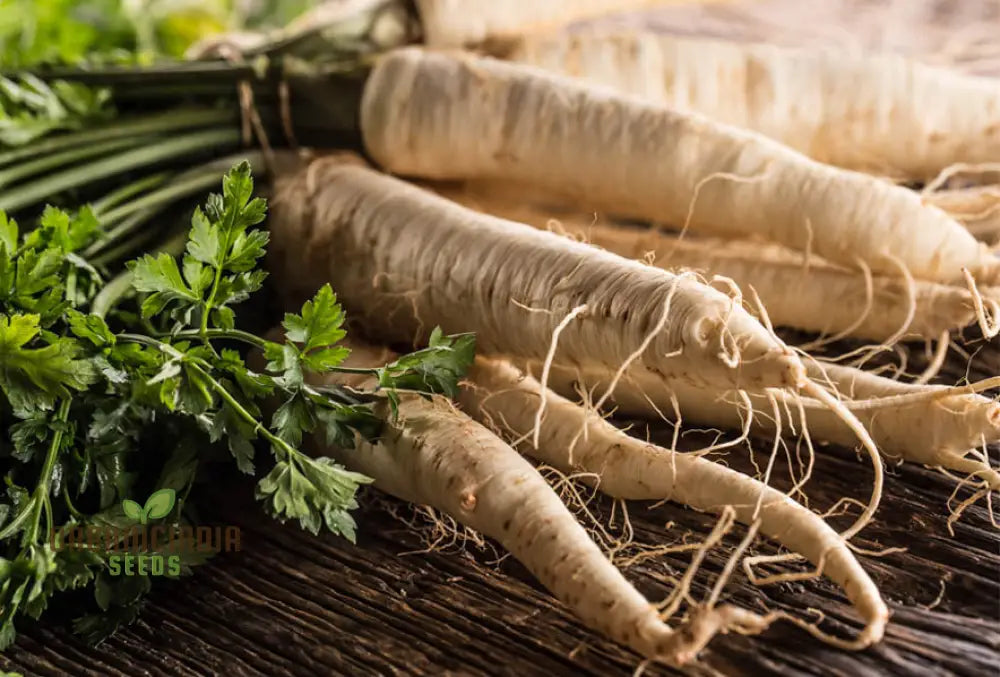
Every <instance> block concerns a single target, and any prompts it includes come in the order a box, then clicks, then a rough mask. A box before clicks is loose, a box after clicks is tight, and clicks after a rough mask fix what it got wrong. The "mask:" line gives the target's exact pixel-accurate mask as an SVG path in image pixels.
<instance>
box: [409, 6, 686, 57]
mask: <svg viewBox="0 0 1000 677" xmlns="http://www.w3.org/2000/svg"><path fill="white" fill-rule="evenodd" d="M416 3H417V11H418V13H419V14H420V22H421V25H422V27H423V31H424V43H425V44H427V45H429V46H431V47H476V46H480V45H483V44H486V43H497V42H500V43H507V42H509V41H512V40H515V39H517V38H519V37H520V36H522V35H524V34H525V33H531V32H536V31H541V30H546V29H551V28H558V27H559V26H562V25H564V24H568V23H572V22H573V21H578V20H580V19H587V18H590V17H594V16H599V15H601V14H609V13H611V12H625V11H628V10H629V9H639V8H642V7H648V6H650V5H657V4H668V3H669V0H541V1H540V2H538V1H537V0H520V1H518V0H513V1H512V0H416Z"/></svg>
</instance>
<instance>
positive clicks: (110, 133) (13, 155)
mask: <svg viewBox="0 0 1000 677" xmlns="http://www.w3.org/2000/svg"><path fill="white" fill-rule="evenodd" d="M232 119H233V113H232V112H231V111H228V110H215V109H209V110H204V109H195V110H172V111H167V112H165V113H157V114H156V115H149V116H144V117H141V118H136V119H133V120H116V121H114V122H112V123H110V124H108V125H107V126H105V127H99V128H96V129H86V130H83V131H81V132H73V133H72V134H62V135H59V136H52V137H49V138H46V139H43V140H41V141H36V142H35V143H31V144H28V145H27V146H24V147H21V148H15V149H13V150H8V151H5V152H3V153H0V167H3V166H5V165H8V164H11V163H12V162H18V161H20V160H23V159H25V158H36V157H39V156H41V155H45V154H47V153H53V152H56V151H62V150H67V149H69V148H74V147H76V146H83V145H89V144H91V143H97V142H104V141H110V140H112V139H119V138H122V137H124V136H139V135H143V134H158V133H163V132H175V131H179V130H181V129H191V128H194V127H207V126H209V125H218V124H222V123H225V122H230V121H231V120H232Z"/></svg>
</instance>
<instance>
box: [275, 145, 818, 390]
mask: <svg viewBox="0 0 1000 677" xmlns="http://www.w3.org/2000/svg"><path fill="white" fill-rule="evenodd" d="M270 222H271V242H272V246H271V259H270V262H271V270H272V273H273V275H275V277H276V278H277V279H278V280H279V283H280V284H281V288H282V289H283V291H285V292H286V293H288V294H290V295H292V296H306V295H308V294H310V293H311V290H314V289H315V288H316V287H318V286H319V285H321V284H323V283H325V282H329V283H331V284H332V285H333V288H334V289H336V290H337V294H338V295H339V297H340V299H341V301H342V302H343V303H344V304H345V306H346V307H347V308H348V310H349V314H350V316H351V318H352V320H354V321H356V322H359V323H361V324H363V325H364V326H365V328H366V330H367V331H368V333H369V334H371V335H373V336H379V337H380V338H382V339H383V340H386V341H398V342H410V341H414V340H415V339H416V340H417V341H418V342H419V339H420V336H421V335H422V334H423V335H426V334H427V333H429V332H430V330H431V329H433V328H434V327H435V326H440V327H441V328H442V329H443V330H444V331H445V332H446V333H457V332H465V331H473V332H475V333H476V335H477V343H478V347H479V349H480V350H482V351H484V352H491V353H508V354H517V355H521V356H524V357H529V358H534V359H539V360H541V359H544V358H545V357H546V355H548V354H549V352H550V349H551V346H552V342H553V331H554V330H555V329H556V328H557V327H559V326H560V325H564V326H563V328H562V331H561V333H560V335H559V337H558V344H557V350H556V356H557V357H558V359H559V360H561V361H566V362H569V363H571V364H576V365H603V366H605V367H609V368H612V369H617V368H618V367H619V366H620V365H622V364H624V363H626V361H628V360H629V359H632V358H634V363H635V364H642V365H645V366H646V367H648V368H651V369H656V370H658V371H659V372H662V373H664V374H669V375H671V376H673V377H676V378H681V379H685V380H688V381H690V382H692V383H716V384H719V385H728V386H737V387H753V386H755V385H762V386H774V387H784V386H791V387H798V386H799V385H800V384H801V383H802V380H803V374H804V368H803V367H802V364H801V362H800V361H799V359H798V358H797V357H795V356H794V355H793V354H792V352H791V351H790V350H789V349H788V348H787V347H786V346H784V345H783V344H781V343H780V342H779V341H778V340H777V339H775V338H774V337H773V336H772V335H771V334H770V333H769V332H768V331H767V330H766V329H765V328H764V327H763V326H762V325H761V324H760V323H759V322H758V321H757V320H756V319H754V318H753V317H752V316H751V315H750V314H749V313H747V312H746V311H745V310H743V309H742V308H740V307H738V306H737V305H736V304H734V302H733V301H732V299H730V298H729V297H728V296H726V295H724V294H723V293H721V292H719V291H717V290H714V289H712V288H710V287H708V286H706V285H703V284H701V283H698V282H697V281H695V280H694V279H693V277H686V278H680V277H678V276H674V275H672V274H670V273H667V272H665V271H662V270H658V269H655V268H652V267H650V266H645V265H643V264H641V263H638V262H635V261H628V260H625V259H622V258H620V257H618V256H615V255H613V254H609V253H607V252H602V251H600V250H597V249H595V248H593V247H589V246H587V245H584V244H581V243H577V242H572V241H570V240H568V239H567V238H564V237H560V236H558V235H555V234H552V233H545V232H541V231H538V230H536V229H534V228H531V227H529V226H526V225H523V224H517V223H513V222H508V221H503V220H501V219H497V218H494V217H490V216H487V215H483V214H480V213H477V212H475V211H472V210H469V209H465V208H463V207H461V206H459V205H456V204H454V203H452V202H450V201H448V200H446V199H444V198H441V197H439V196H436V195H433V194H431V193H428V192H426V191H422V190H420V189H418V188H416V187H413V186H411V185H409V184H406V183H405V182H403V181H399V180H397V179H394V178H391V177H389V176H386V175H384V174H380V173H378V172H375V171H372V170H369V169H365V168H362V167H358V166H352V165H350V164H345V163H340V162H329V161H328V162H324V161H318V162H317V163H314V164H313V165H312V166H311V167H309V168H308V169H307V170H306V171H305V172H304V173H302V174H300V175H295V176H290V177H286V178H285V179H283V180H279V182H278V185H277V190H276V194H275V198H274V200H273V204H272V208H271V219H270ZM668 300H669V314H668V315H666V316H665V315H664V310H665V308H666V307H667V301H668ZM581 307H585V310H584V311H583V312H580V309H581ZM573 313H576V315H575V317H573V318H571V319H570V318H569V316H570V315H571V314H573ZM567 320H568V321H567ZM661 322H663V323H664V327H663V329H662V330H661V331H656V329H657V326H658V324H659V323H661Z"/></svg>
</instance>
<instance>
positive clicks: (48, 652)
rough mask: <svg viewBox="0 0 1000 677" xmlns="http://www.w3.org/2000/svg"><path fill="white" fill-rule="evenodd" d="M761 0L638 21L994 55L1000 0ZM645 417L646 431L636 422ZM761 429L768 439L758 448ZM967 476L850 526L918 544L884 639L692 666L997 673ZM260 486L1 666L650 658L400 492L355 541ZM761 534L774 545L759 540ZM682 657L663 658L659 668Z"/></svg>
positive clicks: (987, 559)
mask: <svg viewBox="0 0 1000 677" xmlns="http://www.w3.org/2000/svg"><path fill="white" fill-rule="evenodd" d="M749 6H750V5H749V3H747V2H742V3H740V2H732V3H726V4H724V5H720V6H714V7H683V8H678V9H672V10H669V11H664V12H658V13H657V14H656V15H654V16H651V17H650V16H647V17H644V18H642V19H641V21H643V23H645V24H646V25H652V26H655V27H657V28H659V29H662V30H675V31H679V32H697V33H703V34H712V35H726V36H730V37H741V38H746V39H769V40H772V41H775V42H779V43H784V44H803V43H807V44H815V43H817V42H819V43H824V42H829V43H832V42H837V43H839V44H845V43H846V44H862V45H865V46H868V47H873V46H874V47H881V48H886V49H892V50H894V51H902V52H905V53H909V54H914V55H916V56H919V57H921V58H925V59H927V60H928V61H948V62H952V63H957V64H959V65H961V66H962V67H963V68H965V69H967V70H969V71H972V72H983V73H986V72H993V73H996V72H997V69H996V65H995V63H996V59H997V57H998V56H1000V2H996V1H991V0H968V1H967V2H961V3H954V2H943V1H931V0H919V1H911V0H901V1H897V2H887V1H884V0H883V1H876V0H844V1H841V2H798V1H797V0H758V1H757V3H756V4H755V5H754V6H753V7H752V8H749ZM622 21H623V22H629V21H632V22H634V21H636V18H635V17H631V18H626V19H622ZM998 355H1000V349H998V348H996V347H989V348H987V350H986V352H984V353H981V354H980V355H979V356H978V357H977V359H976V369H977V371H978V372H979V375H980V376H981V375H984V374H987V373H989V374H993V373H997V372H998V371H1000V358H998ZM952 367H953V368H952V370H951V372H950V380H951V381H952V382H955V380H957V379H958V378H960V377H961V376H962V375H963V374H964V371H965V370H964V365H963V364H959V363H957V362H956V363H954V364H953V365H952ZM634 430H635V432H636V434H645V429H644V428H643V427H642V426H639V427H636V428H635V429H634ZM652 434H653V437H654V438H657V437H659V438H661V439H666V438H667V437H668V436H669V434H670V430H669V428H666V427H664V426H659V427H657V428H655V429H654V430H653V431H652ZM702 439H704V438H702ZM698 441H699V439H698V435H697V434H694V435H691V436H690V437H686V438H685V442H686V443H687V444H690V445H696V444H697V443H698ZM767 448H768V445H767V444H766V443H760V444H758V445H757V450H758V453H766V450H767ZM993 457H994V458H996V450H993ZM727 462H728V463H729V464H730V465H733V466H734V467H737V468H740V469H743V470H747V471H749V470H752V466H751V465H750V463H749V460H748V458H747V457H746V456H742V455H736V454H732V455H730V457H728V458H727ZM786 474H787V473H786ZM814 477H815V480H814V481H813V482H812V483H811V484H810V486H809V489H808V493H809V497H810V501H811V503H810V505H811V507H813V508H815V509H818V510H822V509H824V508H825V507H828V506H829V505H830V504H832V503H833V502H834V501H835V500H836V499H838V498H840V497H842V496H853V497H856V498H862V499H863V498H865V497H866V496H867V492H868V488H869V486H870V481H871V470H870V469H869V468H868V467H867V465H866V462H865V461H864V460H863V459H862V458H860V457H859V456H857V455H856V454H855V453H854V452H852V451H848V450H844V449H836V448H829V447H827V448H822V449H821V450H820V454H819V459H818V461H817V466H816V470H815V473H814ZM778 483H779V484H781V481H780V480H779V482H778ZM954 484H955V483H954V480H952V479H949V478H947V477H944V476H942V475H941V474H939V473H937V472H934V471H931V470H927V469H924V468H920V467H915V466H909V465H907V466H903V467H898V468H892V469H890V470H889V476H888V477H887V482H886V491H885V496H884V498H883V503H882V507H881V509H880V511H879V514H878V519H877V521H876V523H875V524H874V525H873V526H871V527H869V528H868V529H866V530H865V531H864V532H862V534H861V536H860V537H859V539H858V540H857V543H858V544H859V545H861V546H864V547H869V548H875V549H877V548H884V547H888V546H903V547H906V548H907V551H906V552H905V553H893V554H888V555H885V556H883V557H862V560H863V562H864V564H865V566H866V568H867V569H868V571H870V572H871V574H872V576H873V577H874V578H875V579H876V581H877V583H878V584H879V585H880V587H881V588H882V591H883V594H884V596H885V598H886V600H887V601H888V603H889V605H890V607H891V609H892V613H893V616H892V623H891V624H890V626H889V629H888V632H887V636H886V640H885V641H884V642H883V643H882V644H881V645H879V646H878V647H875V648H873V649H870V650H868V651H865V652H861V653H848V652H842V651H838V650H835V649H831V648H828V647H826V646H824V645H822V644H820V643H819V642H817V641H815V640H813V639H812V638H811V637H809V636H808V635H807V634H806V633H804V632H803V631H801V630H798V629H796V628H794V627H790V626H789V625H787V624H778V625H776V626H774V627H772V629H771V630H769V631H768V632H767V633H766V634H765V635H763V636H760V637H754V638H747V637H740V636H725V637H719V638H717V639H716V641H714V642H713V643H712V645H711V646H710V648H709V649H708V650H707V651H706V652H704V654H703V655H702V657H701V661H700V662H699V663H698V664H697V665H695V666H692V667H691V668H690V669H689V670H688V671H689V672H691V673H694V674H727V675H761V674H781V675H806V674H808V675H948V674H956V675H969V676H970V677H971V676H978V675H995V674H1000V536H998V532H997V530H996V529H994V528H993V527H992V526H991V525H990V522H989V519H988V515H987V513H986V510H985V508H984V506H983V505H978V506H975V507H973V508H970V509H969V510H968V512H967V513H966V515H965V517H964V518H963V519H962V521H961V522H960V523H959V524H958V525H957V526H956V528H955V536H954V537H951V536H949V534H948V530H947V528H946V524H945V520H946V516H947V510H946V507H945V504H946V501H947V499H948V496H949V494H950V493H951V491H952V489H953V488H954ZM785 485H787V480H786V481H785ZM251 491H252V487H251V485H250V484H247V483H245V482H244V483H241V482H236V483H230V484H228V485H227V487H226V489H225V491H224V492H222V494H221V496H222V497H223V500H220V501H219V502H218V504H217V505H216V506H215V510H214V511H212V512H210V513H209V516H210V517H211V519H210V521H211V522H213V523H235V524H239V525H240V526H241V527H242V528H243V530H244V531H243V533H244V540H243V550H242V551H241V552H239V553H231V554H225V555H221V556H219V557H217V558H216V559H215V560H214V561H213V562H211V563H210V564H208V565H206V566H204V567H201V568H200V569H199V570H198V571H197V573H195V574H194V576H192V577H191V578H189V579H186V580H184V581H183V583H166V584H164V585H162V586H160V588H159V590H158V591H157V592H155V593H154V594H153V595H152V597H151V598H150V600H149V603H148V605H147V608H146V610H145V612H144V613H143V615H142V617H141V620H140V621H139V622H138V623H137V624H136V625H134V626H132V627H131V628H128V629H127V630H124V631H122V632H120V633H119V634H118V635H116V636H115V637H113V638H111V639H110V640H108V641H107V642H105V643H104V644H103V645H101V646H100V647H97V648H91V647H87V646H85V645H84V644H82V643H81V642H80V641H78V640H77V639H76V638H74V637H73V636H72V635H71V634H70V633H68V632H67V631H66V630H65V628H64V627H63V625H62V623H61V622H60V621H61V619H59V618H50V619H48V620H47V621H45V622H42V623H36V624H33V625H24V626H22V632H21V635H20V638H19V639H18V642H17V644H16V645H15V647H14V648H13V649H12V650H11V651H9V652H8V653H7V654H6V655H5V656H3V657H0V668H2V669H5V670H17V671H20V672H22V673H24V674H25V675H65V674H73V675H164V676H174V675H210V674H212V675H215V674H218V675H268V676H270V675H326V674H331V675H340V674H343V675H364V674H426V675H437V674H510V675H536V674H537V675H546V674H547V675H561V674H581V675H626V674H630V673H631V671H632V670H633V669H634V668H635V667H636V666H637V665H638V658H637V657H636V656H634V655H631V654H629V653H627V652H624V651H622V650H621V649H619V648H618V647H616V646H614V645H613V644H610V643H608V642H605V641H603V640H601V638H600V637H598V636H596V635H595V634H594V633H592V632H590V631H588V630H587V629H585V628H583V627H582V626H581V625H580V624H579V623H578V622H576V621H575V620H574V619H573V617H572V616H571V615H570V614H569V613H567V612H566V610H564V609H563V608H562V607H561V606H560V605H559V604H558V603H557V602H555V601H554V600H552V599H551V598H550V597H549V596H548V595H547V594H546V593H545V592H544V590H541V589H540V588H539V586H538V585H537V584H536V583H534V582H533V581H532V579H531V578H530V576H528V575H527V574H526V573H525V572H524V571H523V570H522V569H521V568H520V567H519V566H518V565H517V563H516V562H513V561H511V560H509V559H508V560H504V561H503V562H501V563H499V564H496V563H495V562H493V560H494V559H495V554H494V553H492V552H491V551H489V550H487V551H478V550H477V549H476V548H475V547H473V546H471V545H470V546H468V547H467V548H466V549H464V550H462V549H460V548H457V547H453V548H451V549H449V550H446V551H444V552H433V553H422V554H407V553H409V552H412V551H415V550H420V549H421V548H422V547H423V546H422V543H421V540H420V537H419V536H418V535H417V534H416V533H415V532H414V531H412V530H410V529H408V528H407V527H406V526H404V525H403V524H402V523H401V522H400V521H399V520H398V519H397V518H396V517H394V516H393V515H392V514H390V513H396V514H406V512H407V508H406V507H405V506H402V505H401V504H398V503H394V502H391V501H375V502H372V503H375V504H376V505H369V507H367V508H366V509H365V510H364V511H362V512H361V513H360V514H359V516H358V517H359V521H360V539H359V543H358V545H357V546H352V545H350V544H348V543H347V542H345V541H343V540H340V539H337V538H334V537H331V536H321V537H319V538H315V537H312V536H309V535H306V534H304V533H303V532H301V531H299V530H298V529H297V528H296V527H294V526H280V525H277V524H275V523H273V522H272V521H270V520H268V519H267V518H266V517H264V516H263V514H262V513H261V512H260V511H259V509H258V508H257V507H256V506H255V505H253V503H252V501H250V499H249V496H250V494H251ZM593 505H594V506H596V508H597V511H598V513H599V514H600V515H601V516H602V517H603V518H604V519H605V521H607V520H608V518H609V517H610V503H609V502H607V501H604V500H601V499H598V500H597V501H595V503H594V504H593ZM629 514H630V517H631V524H632V526H633V528H634V532H635V538H636V540H637V541H641V542H645V543H664V542H672V541H675V540H677V539H679V538H681V537H682V536H683V535H684V534H687V533H691V534H696V535H697V534H702V535H704V534H705V533H707V532H708V530H709V529H710V528H711V526H712V524H713V520H712V519H711V518H710V517H708V516H705V515H700V514H697V513H694V512H692V511H689V510H686V509H684V508H682V507H680V506H676V505H673V504H666V505H662V506H657V507H650V506H648V505H643V504H638V503H636V504H631V505H630V506H629ZM848 520H849V518H848ZM616 524H617V525H618V528H619V529H620V526H621V518H620V512H619V513H618V519H617V520H616ZM834 524H835V525H839V524H846V522H845V521H844V519H843V518H840V519H839V521H838V520H836V519H835V520H834ZM738 537H739V533H736V534H735V535H734V538H738ZM728 545H729V546H730V547H731V546H732V545H734V542H733V541H729V542H728ZM759 549H760V551H762V552H769V551H770V550H769V549H768V546H767V545H766V544H763V545H762V546H761V548H759ZM726 554H727V551H726V550H725V549H723V550H720V551H717V552H714V553H713V554H712V555H711V556H710V557H709V559H708V561H707V563H706V565H705V566H704V568H703V570H702V572H701V574H700V575H699V577H698V581H697V587H696V589H695V593H696V595H701V594H704V592H705V590H706V589H707V586H710V585H711V583H712V581H714V578H715V575H716V574H717V573H718V572H719V571H720V570H721V567H722V564H723V562H724V560H725V556H726ZM686 562H687V558H686V557H685V556H683V555H668V556H663V557H659V558H656V559H653V560H649V561H646V562H645V563H643V564H640V565H636V566H634V567H632V568H630V569H629V570H628V572H627V575H628V576H629V577H630V578H631V579H632V580H634V581H635V582H636V583H637V585H638V586H639V588H640V589H641V590H642V591H643V592H644V593H646V594H647V595H648V596H649V597H650V599H658V598H661V597H663V596H664V595H665V592H666V590H667V587H666V585H665V584H664V583H663V582H662V581H663V577H664V575H666V574H669V573H671V572H673V573H676V572H678V571H680V570H683V568H684V566H685V564H686ZM728 590H729V594H730V595H731V597H732V599H733V600H734V601H736V602H737V603H739V604H742V605H745V606H747V607H756V606H758V605H760V604H766V605H767V606H768V607H770V608H784V609H786V610H789V611H791V612H794V613H798V614H801V615H803V616H806V615H807V614H808V611H807V610H808V609H810V608H822V609H823V610H824V611H825V612H826V613H827V618H826V621H825V626H824V627H826V628H827V629H829V630H830V631H832V632H839V633H845V634H849V633H851V632H853V631H854V630H855V629H856V628H857V623H856V622H855V621H854V617H853V615H852V613H851V612H850V610H849V608H848V607H847V606H846V605H845V603H844V600H843V598H842V596H841V595H840V594H839V593H838V592H837V591H836V590H835V589H834V588H833V586H831V585H829V584H827V583H826V582H824V581H821V580H816V581H811V582H806V583H795V584H783V585H779V586H774V587H765V588H762V589H758V588H754V587H752V586H749V585H748V584H747V583H746V581H745V579H743V578H742V576H741V575H740V576H737V577H736V578H734V580H733V581H732V583H731V585H730V587H729V588H728ZM670 672H671V671H669V670H667V669H666V668H662V667H655V668H649V669H648V670H647V672H646V674H668V673H670Z"/></svg>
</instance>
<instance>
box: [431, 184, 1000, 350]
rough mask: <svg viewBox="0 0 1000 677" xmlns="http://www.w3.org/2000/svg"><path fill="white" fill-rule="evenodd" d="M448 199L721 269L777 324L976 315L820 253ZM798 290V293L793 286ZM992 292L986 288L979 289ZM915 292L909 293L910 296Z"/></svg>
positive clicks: (895, 334)
mask: <svg viewBox="0 0 1000 677" xmlns="http://www.w3.org/2000/svg"><path fill="white" fill-rule="evenodd" d="M435 189H436V190H438V191H441V192H442V194H443V195H445V196H447V197H448V198H449V199H453V200H455V201H457V202H459V203H461V204H465V205H467V206H470V207H472V208H475V209H478V210H480V211H484V212H487V213H490V214H493V215H495V216H500V217H502V218H506V219H511V220H514V221H519V222H521V223H527V224H529V225H531V226H534V227H536V228H545V229H549V230H554V231H555V232H559V233H565V234H566V235H569V236H571V237H573V238H575V239H578V240H580V241H582V242H587V243H589V244H592V245H594V246H597V247H600V248H602V249H606V250H607V251H610V252H612V253H614V254H618V255H619V256H623V257H625V258H628V259H637V260H643V261H646V262H648V263H651V264H653V265H656V266H658V267H660V268H663V269H665V270H671V271H674V272H677V271H679V270H682V269H691V270H695V271H698V272H701V273H704V274H705V275H706V276H707V277H711V276H712V275H724V276H726V277H728V278H730V279H732V280H733V281H734V282H735V283H736V284H737V285H738V286H739V287H740V288H741V289H743V290H744V291H745V292H747V293H749V290H750V289H751V288H753V289H754V290H755V291H756V293H757V295H758V296H759V297H760V300H761V302H762V303H763V304H764V307H765V308H766V309H767V313H768V316H769V317H770V319H771V321H772V322H773V323H774V324H775V325H777V326H783V327H794V328H797V329H803V330H806V331H813V332H817V333H820V334H823V335H829V334H836V335H839V336H852V337H858V338H866V339H873V340H877V341H886V340H888V339H896V338H900V337H901V336H903V335H906V336H917V337H921V338H937V337H939V336H940V335H941V334H942V332H945V331H948V330H953V329H959V328H962V327H965V326H968V325H969V324H971V323H972V322H973V321H974V320H975V319H976V313H975V310H974V307H973V303H972V296H971V294H970V293H969V291H968V289H965V288H962V287H957V286H952V285H944V284H940V283H937V282H928V281H926V280H915V281H914V282H913V285H912V288H911V287H910V285H908V284H906V282H905V280H903V279H900V278H899V277H889V276H885V275H871V276H866V275H865V274H864V273H863V272H858V271H857V270H850V269H847V268H844V267H842V266H837V265H834V264H831V263H829V262H827V261H823V260H820V259H818V258H817V257H804V256H803V254H802V253H799V252H794V251H792V250H789V249H786V248H784V247H781V246H780V245H773V244H767V243H759V242H751V241H746V240H742V241H741V240H719V239H715V238H678V237H677V236H675V235H672V234H668V233H664V232H662V231H658V230H651V229H639V228H626V227H621V226H615V225H612V224H608V223H603V222H598V221H597V220H596V219H593V218H587V217H584V216H582V215H570V216H561V217H560V216H557V217H556V218H552V216H550V214H552V212H551V210H541V209H536V208H532V207H530V206H525V205H524V204H523V203H513V202H511V201H510V200H509V199H504V200H498V199H495V198H490V197H484V196H482V195H478V194H476V192H469V191H465V190H462V189H455V188H452V187H445V186H437V187H435ZM790 289H794V290H795V293H789V290H790ZM980 291H981V292H982V293H983V294H986V295H989V296H990V297H993V296H996V294H995V293H994V292H992V291H991V290H988V289H985V288H983V289H981V290H980ZM911 295H912V298H911Z"/></svg>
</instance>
